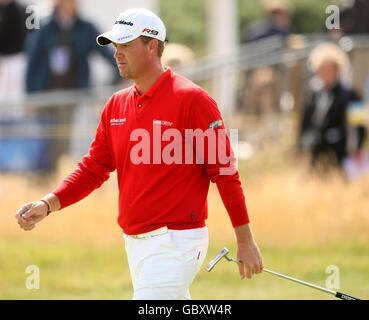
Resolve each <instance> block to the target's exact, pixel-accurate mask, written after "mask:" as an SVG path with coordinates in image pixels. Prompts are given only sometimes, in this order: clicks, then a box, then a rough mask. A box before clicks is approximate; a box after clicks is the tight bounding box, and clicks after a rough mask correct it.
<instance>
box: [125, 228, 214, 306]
mask: <svg viewBox="0 0 369 320" xmlns="http://www.w3.org/2000/svg"><path fill="white" fill-rule="evenodd" d="M123 235H124V239H125V248H126V252H127V257H128V264H129V269H130V273H131V278H132V284H133V290H134V294H133V299H134V300H186V299H188V300H190V299H191V296H190V291H189V287H190V285H191V283H192V281H193V279H194V278H195V276H196V275H197V273H198V272H199V270H200V267H201V265H202V263H203V262H204V259H205V256H206V253H207V250H208V244H209V234H208V229H207V227H203V228H196V229H186V230H168V232H167V233H165V234H161V235H157V236H153V237H150V238H144V239H135V238H132V237H130V236H127V235H126V234H124V233H123Z"/></svg>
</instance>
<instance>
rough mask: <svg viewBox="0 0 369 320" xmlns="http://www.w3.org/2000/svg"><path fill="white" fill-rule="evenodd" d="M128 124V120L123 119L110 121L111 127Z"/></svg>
mask: <svg viewBox="0 0 369 320" xmlns="http://www.w3.org/2000/svg"><path fill="white" fill-rule="evenodd" d="M126 122H127V119H126V118H123V119H110V125H111V126H122V125H124V124H125V123H126Z"/></svg>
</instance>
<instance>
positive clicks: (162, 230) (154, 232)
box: [129, 227, 168, 239]
mask: <svg viewBox="0 0 369 320" xmlns="http://www.w3.org/2000/svg"><path fill="white" fill-rule="evenodd" d="M167 232H168V228H167V227H162V228H159V229H155V230H152V231H149V232H146V233H140V234H135V235H129V237H132V238H135V239H144V238H151V237H155V236H158V235H160V234H164V233H167Z"/></svg>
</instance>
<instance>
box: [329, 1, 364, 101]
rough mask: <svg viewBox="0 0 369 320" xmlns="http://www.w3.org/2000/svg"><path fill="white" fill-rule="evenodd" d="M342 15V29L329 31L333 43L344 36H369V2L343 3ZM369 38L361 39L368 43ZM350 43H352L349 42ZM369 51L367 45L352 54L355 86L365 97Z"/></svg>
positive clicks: (354, 50)
mask: <svg viewBox="0 0 369 320" xmlns="http://www.w3.org/2000/svg"><path fill="white" fill-rule="evenodd" d="M343 4H344V5H343V7H342V8H341V14H340V28H339V29H332V30H329V34H330V37H331V39H332V40H333V41H339V40H341V39H342V37H344V36H355V35H360V36H365V35H366V36H367V37H368V36H369V0H350V1H348V0H346V1H343ZM367 41H368V38H366V39H361V40H360V42H361V43H367ZM349 43H350V41H349ZM368 56H369V49H368V48H367V46H366V45H364V46H362V47H361V48H360V47H359V48H354V49H353V50H352V52H351V61H352V73H353V85H354V87H355V88H356V89H357V90H358V91H359V92H360V93H361V94H362V95H365V83H366V82H367V81H369V59H368Z"/></svg>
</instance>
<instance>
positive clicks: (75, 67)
mask: <svg viewBox="0 0 369 320" xmlns="http://www.w3.org/2000/svg"><path fill="white" fill-rule="evenodd" d="M98 35H99V32H98V30H97V29H96V27H95V26H94V25H93V24H92V23H90V22H88V21H86V20H84V19H82V18H81V17H80V16H79V14H78V8H77V0H56V1H55V10H54V12H53V14H52V15H51V16H50V17H48V19H47V21H46V22H45V24H43V25H42V26H41V28H40V29H39V30H35V31H33V32H32V33H31V34H30V36H29V39H28V40H29V41H28V43H27V53H28V64H27V71H26V91H27V93H35V92H43V91H49V90H63V89H76V90H77V89H78V90H86V89H88V88H89V87H90V68H89V63H88V58H89V56H90V54H91V53H94V52H96V53H99V54H100V55H101V56H102V57H103V58H104V59H105V60H106V61H108V63H109V64H110V65H111V67H112V69H113V70H114V75H113V77H112V78H113V79H112V83H117V82H118V81H121V80H120V75H119V70H118V68H117V66H116V64H115V59H114V53H113V51H112V50H110V49H108V48H106V47H100V46H98V45H97V44H96V37H97V36H98ZM77 108H78V110H79V111H80V110H81V109H82V108H83V106H82V105H81V106H76V105H75V104H69V105H63V106H57V107H56V106H50V107H46V108H45V107H44V108H42V110H40V113H39V114H40V122H43V123H49V124H52V125H53V128H54V129H55V132H53V133H52V135H53V136H56V137H57V138H52V141H51V143H50V160H49V168H48V169H47V170H50V171H53V170H55V169H56V167H57V161H58V159H59V158H60V156H62V155H63V154H65V153H68V152H70V147H71V146H73V145H74V143H75V142H76V141H79V138H78V137H74V136H73V137H71V135H72V132H74V131H73V130H72V125H73V128H76V127H78V126H83V124H80V123H76V122H80V121H83V119H80V117H76V118H77V119H75V121H74V114H75V111H77V110H76V109H77ZM71 124H72V125H71ZM55 125H57V126H55ZM58 129H59V130H58ZM72 140H73V142H72Z"/></svg>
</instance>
